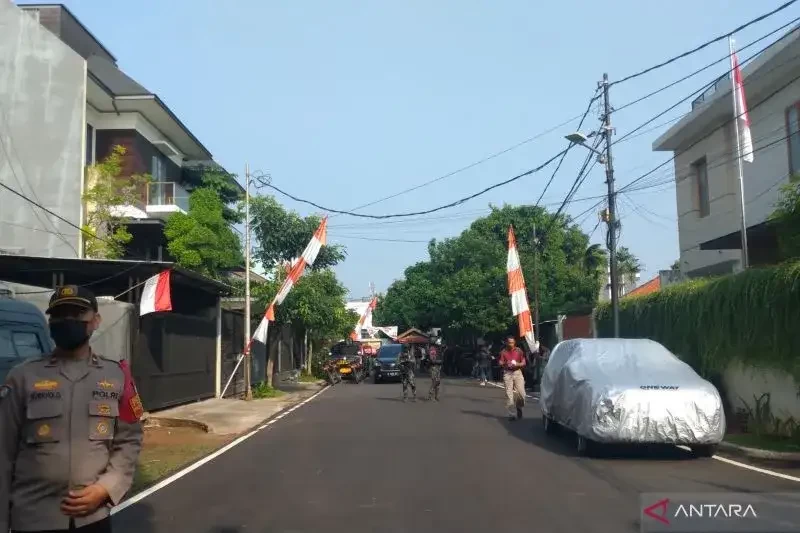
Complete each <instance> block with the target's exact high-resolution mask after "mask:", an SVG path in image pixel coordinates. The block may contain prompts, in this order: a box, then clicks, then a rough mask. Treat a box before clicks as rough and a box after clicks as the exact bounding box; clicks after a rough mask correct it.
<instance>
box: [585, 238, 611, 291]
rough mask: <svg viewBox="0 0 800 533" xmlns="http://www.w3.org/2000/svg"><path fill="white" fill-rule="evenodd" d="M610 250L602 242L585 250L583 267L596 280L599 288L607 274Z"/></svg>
mask: <svg viewBox="0 0 800 533" xmlns="http://www.w3.org/2000/svg"><path fill="white" fill-rule="evenodd" d="M606 265H608V252H607V251H606V250H605V249H604V248H603V247H602V245H600V244H592V245H591V246H589V247H588V248H586V251H584V252H583V269H584V270H585V271H586V273H587V274H588V275H589V276H591V278H592V279H593V280H594V281H595V283H596V284H597V286H598V288H599V287H600V283H601V279H602V278H603V277H604V276H605V274H606Z"/></svg>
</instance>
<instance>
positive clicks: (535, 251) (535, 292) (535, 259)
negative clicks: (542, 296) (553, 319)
mask: <svg viewBox="0 0 800 533" xmlns="http://www.w3.org/2000/svg"><path fill="white" fill-rule="evenodd" d="M533 322H534V324H535V327H534V330H533V332H534V334H535V336H536V339H537V340H538V341H539V342H541V340H542V338H541V332H540V331H539V237H538V236H537V235H536V223H535V222H534V223H533Z"/></svg>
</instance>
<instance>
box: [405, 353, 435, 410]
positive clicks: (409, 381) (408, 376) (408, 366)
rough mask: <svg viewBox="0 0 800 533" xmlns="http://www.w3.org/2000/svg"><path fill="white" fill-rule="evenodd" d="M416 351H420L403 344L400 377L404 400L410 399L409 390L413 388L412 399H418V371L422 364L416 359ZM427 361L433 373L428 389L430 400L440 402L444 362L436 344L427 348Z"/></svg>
mask: <svg viewBox="0 0 800 533" xmlns="http://www.w3.org/2000/svg"><path fill="white" fill-rule="evenodd" d="M414 352H417V353H419V352H418V351H417V350H414V349H413V347H412V346H411V345H408V344H407V345H405V346H403V351H402V352H401V353H400V358H399V361H398V364H399V367H400V378H401V381H402V385H403V401H404V402H406V401H408V391H409V389H411V395H412V396H411V399H412V400H413V401H416V400H417V382H416V375H415V374H416V371H417V370H418V369H419V368H420V367H421V366H422V365H421V363H422V362H421V361H419V360H415V358H414ZM425 356H426V359H425V361H426V362H427V364H428V367H429V369H430V374H431V388H430V390H429V391H428V400H431V401H434V402H438V401H439V390H440V389H441V385H442V364H443V362H444V361H443V359H442V356H441V354H440V353H439V349H438V348H437V347H436V346H435V345H430V346H429V347H428V348H427V350H425Z"/></svg>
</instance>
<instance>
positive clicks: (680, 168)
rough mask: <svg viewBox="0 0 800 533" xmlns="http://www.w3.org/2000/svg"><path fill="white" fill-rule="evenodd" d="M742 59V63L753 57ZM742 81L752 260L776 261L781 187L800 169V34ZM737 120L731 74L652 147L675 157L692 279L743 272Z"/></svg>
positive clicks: (684, 261)
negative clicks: (774, 224)
mask: <svg viewBox="0 0 800 533" xmlns="http://www.w3.org/2000/svg"><path fill="white" fill-rule="evenodd" d="M720 48H723V45H720ZM738 55H739V56H740V57H739V60H740V61H743V59H744V58H745V57H746V56H747V53H741V54H738ZM725 70H727V68H726V69H725ZM742 76H743V79H744V84H745V94H746V98H747V106H748V108H749V115H750V123H751V134H752V138H753V145H754V161H753V162H752V163H747V162H743V166H744V199H745V206H746V207H745V209H746V219H747V226H748V229H747V237H748V247H749V262H750V264H751V265H757V264H765V263H770V262H772V261H774V260H775V257H776V255H775V253H776V250H777V245H776V239H775V235H774V233H773V232H772V230H771V228H770V227H769V226H768V225H767V224H765V221H766V220H767V218H768V217H769V215H770V214H771V213H772V212H773V210H774V205H775V202H776V200H777V199H778V195H779V192H780V186H781V185H782V184H784V183H786V182H787V181H788V180H789V178H790V176H793V175H795V174H797V173H798V172H800V135H790V134H792V133H797V132H798V130H800V29H795V30H793V31H791V32H790V33H788V34H787V35H785V36H784V37H783V38H782V39H780V40H779V41H778V42H776V43H775V44H774V45H773V46H771V47H769V48H768V49H767V50H765V51H764V52H763V53H761V54H760V55H759V56H758V57H756V58H755V59H754V60H753V61H752V62H750V63H749V64H747V65H746V66H745V67H743V68H742ZM733 115H734V112H733V103H732V97H731V82H730V78H729V76H728V75H727V74H726V75H725V76H723V77H722V78H720V79H719V80H718V82H717V83H716V84H715V86H714V87H713V88H711V89H709V90H708V91H706V93H704V94H703V95H701V96H700V97H698V98H697V99H696V100H695V101H694V102H692V110H691V112H690V113H689V114H688V115H686V116H685V117H684V118H683V119H681V120H680V121H679V122H678V123H677V124H675V125H674V126H673V127H672V128H670V129H669V130H668V131H667V132H666V133H664V134H663V135H662V136H661V137H659V138H658V139H657V140H656V141H655V142H654V143H653V150H655V151H671V152H674V153H675V161H674V172H675V179H676V195H677V199H676V203H677V211H678V232H679V241H680V266H681V272H682V273H683V274H685V275H687V276H689V277H697V276H708V275H715V274H726V273H731V272H735V271H737V270H739V269H740V268H741V231H740V228H741V207H740V205H741V196H740V193H739V180H738V170H737V168H738V167H737V160H736V154H737V152H736V150H737V147H736V137H735V133H734V123H733Z"/></svg>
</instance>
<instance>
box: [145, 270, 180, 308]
mask: <svg viewBox="0 0 800 533" xmlns="http://www.w3.org/2000/svg"><path fill="white" fill-rule="evenodd" d="M169 275H170V271H169V270H165V271H164V272H161V273H160V274H156V275H155V276H153V277H152V278H150V279H148V280H147V281H145V282H144V289H143V290H142V299H141V301H140V302H139V316H144V315H146V314H148V313H155V312H157V311H172V298H171V296H170V290H169Z"/></svg>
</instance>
